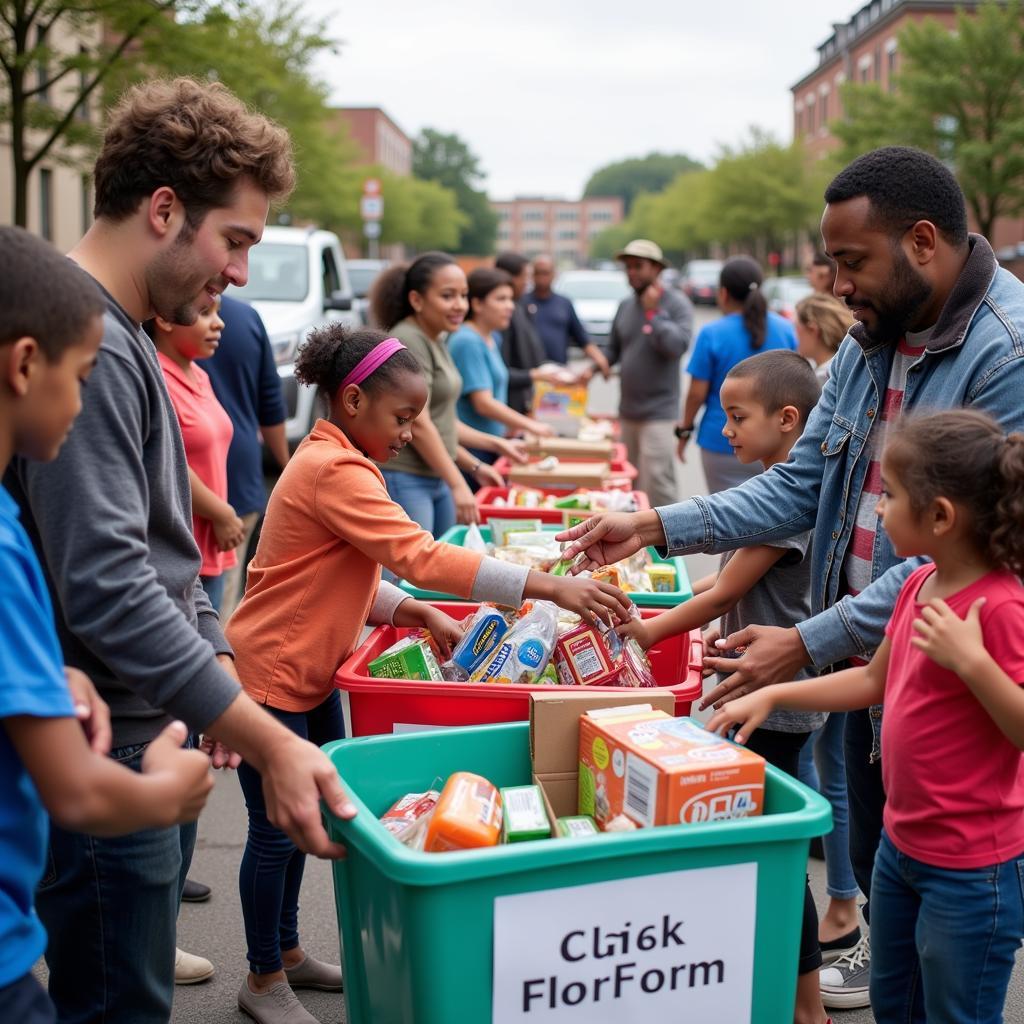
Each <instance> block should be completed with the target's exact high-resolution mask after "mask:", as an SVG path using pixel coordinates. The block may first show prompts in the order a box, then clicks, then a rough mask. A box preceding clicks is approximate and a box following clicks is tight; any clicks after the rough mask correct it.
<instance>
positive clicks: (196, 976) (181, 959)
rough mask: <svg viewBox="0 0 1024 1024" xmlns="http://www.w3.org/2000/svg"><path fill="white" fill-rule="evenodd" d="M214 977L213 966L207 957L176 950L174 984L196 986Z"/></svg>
mask: <svg viewBox="0 0 1024 1024" xmlns="http://www.w3.org/2000/svg"><path fill="white" fill-rule="evenodd" d="M212 977H213V964H211V963H210V961H209V960H207V959H206V957H202V956H196V955H195V954H194V953H186V952H185V951H184V950H183V949H175V950H174V984H175V985H196V984H198V983H199V982H200V981H207V980H208V979H210V978H212Z"/></svg>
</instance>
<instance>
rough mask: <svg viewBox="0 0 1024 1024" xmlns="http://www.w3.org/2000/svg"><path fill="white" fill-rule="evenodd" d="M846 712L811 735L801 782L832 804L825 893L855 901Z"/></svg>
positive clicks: (834, 714)
mask: <svg viewBox="0 0 1024 1024" xmlns="http://www.w3.org/2000/svg"><path fill="white" fill-rule="evenodd" d="M845 729H846V713H845V712H843V711H840V712H835V711H833V712H832V714H830V715H829V716H828V721H827V722H826V723H825V724H824V725H823V726H822V727H821V728H820V729H816V730H815V731H814V732H813V733H811V738H810V740H809V741H808V742H807V743H805V744H804V748H803V750H801V751H800V781H801V782H802V783H803V784H804V785H805V786H810V787H811V789H816V790H817V791H818V792H819V793H820V794H821V795H822V796H823V797H824V798H825V799H826V800H827V801H828V802H829V803H830V804H831V805H832V831H831V832H829V834H828V835H827V836H825V837H824V840H823V845H824V847H825V875H826V886H825V888H826V891H827V892H828V894H829V896H831V897H832V898H833V899H835V900H852V899H854V898H855V897H856V896H857V895H858V894H859V893H860V889H859V888H858V887H857V879H856V878H854V875H853V865H852V864H851V863H850V830H849V807H848V806H847V800H846V765H845V763H844V759H843V733H844V731H845Z"/></svg>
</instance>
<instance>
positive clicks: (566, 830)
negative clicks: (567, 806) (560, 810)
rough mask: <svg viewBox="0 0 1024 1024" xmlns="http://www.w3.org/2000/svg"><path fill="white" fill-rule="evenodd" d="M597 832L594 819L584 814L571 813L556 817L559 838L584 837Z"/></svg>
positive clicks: (594, 834)
mask: <svg viewBox="0 0 1024 1024" xmlns="http://www.w3.org/2000/svg"><path fill="white" fill-rule="evenodd" d="M597 834H598V830H597V826H596V825H595V824H594V819H593V818H590V817H588V816H587V815H585V814H571V815H568V816H567V817H564V818H559V819H558V838H559V839H585V838H586V837H587V836H596V835H597Z"/></svg>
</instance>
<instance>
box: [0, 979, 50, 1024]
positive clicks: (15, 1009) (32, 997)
mask: <svg viewBox="0 0 1024 1024" xmlns="http://www.w3.org/2000/svg"><path fill="white" fill-rule="evenodd" d="M0 1020H5V1021H17V1022H18V1024H57V1011H56V1010H55V1009H54V1006H53V1002H52V1001H51V999H50V997H49V996H48V995H47V994H46V989H44V988H43V986H42V985H40V984H39V982H38V981H36V979H35V977H34V976H33V975H32V974H26V975H24V976H23V977H21V978H19V979H18V980H17V981H13V982H11V984H10V985H5V986H4V987H3V988H0Z"/></svg>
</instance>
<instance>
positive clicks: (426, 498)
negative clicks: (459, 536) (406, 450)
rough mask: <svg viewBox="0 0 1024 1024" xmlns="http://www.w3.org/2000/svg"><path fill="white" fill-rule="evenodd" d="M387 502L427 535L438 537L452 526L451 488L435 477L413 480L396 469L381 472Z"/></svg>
mask: <svg viewBox="0 0 1024 1024" xmlns="http://www.w3.org/2000/svg"><path fill="white" fill-rule="evenodd" d="M383 476H384V483H385V484H387V488H388V494H389V495H390V496H391V500H392V501H393V502H395V503H396V504H397V505H401V506H402V508H404V509H405V514H406V515H407V516H408V517H409V518H410V519H411V520H412V521H413V522H414V523H418V524H419V525H420V526H422V527H423V529H424V530H426V531H427V532H428V533H432V534H433V535H434V536H435V537H440V536H441V535H442V534H444V533H447V532H448V530H450V529H451V528H452V527H453V526H454V525H455V499H454V498H452V492H451V488H450V487H449V486H448V485H447V484H446V483H445V482H444V481H443V480H442V479H441V478H440V477H436V476H417V475H416V474H415V473H405V472H403V471H402V470H398V469H385V470H383Z"/></svg>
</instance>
